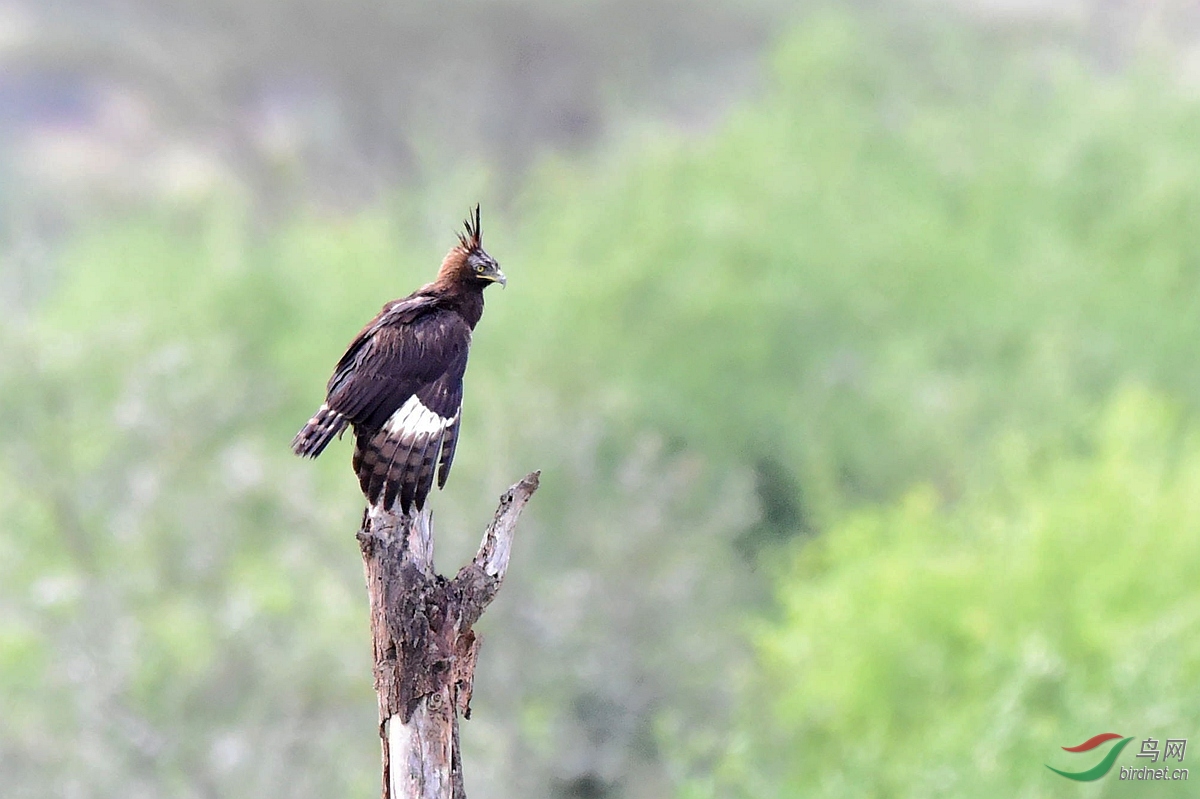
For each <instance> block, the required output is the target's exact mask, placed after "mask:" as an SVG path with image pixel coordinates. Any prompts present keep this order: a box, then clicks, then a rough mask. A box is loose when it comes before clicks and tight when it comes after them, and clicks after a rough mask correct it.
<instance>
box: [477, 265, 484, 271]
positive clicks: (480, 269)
mask: <svg viewBox="0 0 1200 799" xmlns="http://www.w3.org/2000/svg"><path fill="white" fill-rule="evenodd" d="M475 271H476V272H482V271H483V264H479V265H478V266H476V267H475Z"/></svg>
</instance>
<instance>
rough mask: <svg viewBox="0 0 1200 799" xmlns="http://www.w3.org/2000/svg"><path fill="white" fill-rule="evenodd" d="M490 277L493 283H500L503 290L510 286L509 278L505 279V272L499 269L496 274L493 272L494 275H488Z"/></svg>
mask: <svg viewBox="0 0 1200 799" xmlns="http://www.w3.org/2000/svg"><path fill="white" fill-rule="evenodd" d="M488 277H489V278H490V279H491V281H492V282H493V283H499V284H500V286H501V288H503V287H505V286H507V285H508V278H507V277H505V276H504V273H503V272H501V271H500V270H499V269H497V270H496V271H495V272H493V273H492V274H490V275H488Z"/></svg>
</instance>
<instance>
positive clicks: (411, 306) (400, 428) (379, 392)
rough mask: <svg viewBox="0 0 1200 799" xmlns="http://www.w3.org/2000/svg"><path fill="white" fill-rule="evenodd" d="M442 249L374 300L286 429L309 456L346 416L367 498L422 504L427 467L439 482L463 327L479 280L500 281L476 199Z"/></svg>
mask: <svg viewBox="0 0 1200 799" xmlns="http://www.w3.org/2000/svg"><path fill="white" fill-rule="evenodd" d="M464 228H465V232H463V233H460V234H459V235H458V245H457V246H456V247H454V248H452V249H451V250H450V252H448V253H446V257H445V258H444V259H443V260H442V267H441V269H439V270H438V275H437V279H436V280H435V281H433V282H432V283H430V284H429V285H427V286H424V287H423V288H420V289H418V290H416V291H415V292H413V293H412V294H410V295H409V296H407V297H405V298H404V299H402V300H393V301H392V302H389V303H388V304H387V305H385V306H383V310H382V311H380V312H379V315H378V316H376V317H375V318H374V319H372V320H371V322H370V323H369V324H368V325H367V326H366V327H365V328H363V330H362V332H361V333H359V334H358V336H357V337H356V338H355V339H354V341H352V342H351V343H350V346H349V348H347V350H346V354H345V355H343V356H342V359H341V360H340V361H338V365H337V368H336V369H334V372H333V377H331V378H330V379H329V386H328V389H327V392H326V398H325V403H324V404H323V405H322V406H321V407H320V409H319V410H318V411H317V412H316V414H315V415H314V416H313V418H312V419H310V420H309V421H308V424H306V425H305V426H304V428H303V429H302V430H301V431H300V432H299V433H297V434H296V438H295V439H294V440H293V441H292V450H293V451H294V452H295V453H296V454H297V455H300V456H303V457H308V458H315V457H316V456H318V455H320V454H321V451H322V450H324V449H325V446H326V445H327V444H329V442H330V441H332V440H333V437H334V436H336V435H338V434H339V433H341V432H342V431H343V430H344V429H345V428H346V425H353V427H354V436H355V445H354V471H355V473H356V474H357V475H358V482H359V485H360V486H362V491H363V494H365V495H366V497H367V500H368V501H369V502H370V503H371V504H372V505H378V504H380V503H382V506H383V507H384V508H386V509H391V508H393V507H394V505H395V503H396V501H397V500H399V503H400V509H401V511H403V512H404V513H408V511H409V509H410V508H412V507H416V508H417V509H418V510H420V509H421V508H423V507H424V505H425V499H426V497H428V496H429V491H430V489H431V488H432V487H433V479H434V469H435V466H436V469H437V484H438V488H441V487H443V486H444V485H445V484H446V476H447V475H448V474H449V473H450V463H451V461H453V460H454V448H455V445H456V443H457V441H458V426H459V422H460V420H461V417H462V397H463V374H464V373H465V372H466V370H467V352H468V349H469V348H470V345H471V331H472V330H474V329H475V325H476V324H478V322H479V319H480V317H482V316H483V290H484V289H485V288H487V287H488V286H490V285H491V284H492V283H499V284H501V285H505V283H507V280H506V278H505V277H504V273H503V272H501V271H500V266H499V264H497V263H496V261H495V260H494V259H493V258H492V257H491V256H490V255H488V254H487V253H486V252H484V250H483V234H482V231H481V230H480V228H479V206H478V205H476V206H475V209H474V214H473V216H472V217H468V219H467V221H466V224H465V225H464Z"/></svg>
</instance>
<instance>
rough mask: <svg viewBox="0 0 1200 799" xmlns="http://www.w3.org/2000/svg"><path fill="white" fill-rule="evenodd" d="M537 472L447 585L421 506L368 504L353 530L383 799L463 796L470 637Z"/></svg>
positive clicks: (503, 505)
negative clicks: (365, 601) (366, 607)
mask: <svg viewBox="0 0 1200 799" xmlns="http://www.w3.org/2000/svg"><path fill="white" fill-rule="evenodd" d="M538 475H539V473H538V472H533V473H532V474H530V475H528V476H527V477H525V479H523V480H521V482H519V483H517V484H516V485H514V486H513V487H512V488H510V489H509V490H508V491H506V492H505V493H504V495H503V496H502V497H501V498H500V507H499V508H497V509H496V515H495V516H494V517H493V518H492V523H491V524H489V525H488V528H487V530H486V531H485V532H484V534H483V543H481V544H480V545H479V551H478V552H477V553H475V557H474V558H473V559H472V560H471V562H470V563H468V564H467V565H466V566H463V567H462V568H461V569H460V570H459V572H458V574H457V575H455V577H454V579H452V580H447V579H446V578H445V577H442V576H440V575H438V574H437V573H435V572H434V570H433V529H432V524H431V521H430V515H429V511H428V509H426V510H425V511H423V512H421V513H414V514H408V515H405V514H401V513H393V512H388V511H382V510H379V509H377V508H368V509H367V511H366V512H365V513H364V514H363V522H362V529H361V530H359V533H358V542H359V548H360V549H361V550H362V556H363V566H364V569H365V570H366V578H367V596H368V598H369V599H370V604H371V638H372V641H373V652H374V664H375V692H376V693H377V694H378V696H379V737H380V738H381V739H382V742H383V799H465V796H466V793H465V791H464V789H463V776H462V757H461V754H460V752H459V746H458V717H459V716H460V715H461V716H463V717H464V718H470V714H471V684H472V680H473V678H474V674H475V660H476V658H477V657H478V654H479V638H478V637H477V636H476V635H475V633H474V632H472V630H471V626H472V625H473V624H474V623H475V622H476V621H478V620H479V617H480V616H482V615H483V611H484V609H485V608H486V607H487V606H488V604H489V603H490V602H491V601H492V599H494V598H495V596H496V592H497V591H498V590H500V583H501V581H502V580H504V575H505V572H506V571H507V570H508V558H509V553H510V552H511V551H512V540H513V532H514V530H515V528H516V524H517V520H518V519H519V518H520V516H521V511H522V510H523V509H524V507H525V503H526V502H528V501H529V498H530V497H531V496H533V492H534V491H536V490H537V487H538Z"/></svg>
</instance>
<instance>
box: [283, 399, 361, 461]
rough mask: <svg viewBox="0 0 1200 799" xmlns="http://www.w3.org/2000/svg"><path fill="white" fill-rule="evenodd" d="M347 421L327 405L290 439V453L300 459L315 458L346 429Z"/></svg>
mask: <svg viewBox="0 0 1200 799" xmlns="http://www.w3.org/2000/svg"><path fill="white" fill-rule="evenodd" d="M349 421H350V420H348V419H347V418H346V417H345V416H342V415H341V414H340V413H338V412H337V411H335V410H331V409H330V408H329V406H328V405H322V406H321V408H320V409H319V410H318V411H317V412H316V413H315V414H314V415H313V418H311V419H309V420H308V424H306V425H304V428H303V429H302V430H301V431H300V432H299V433H297V434H296V437H295V438H294V439H292V452H295V453H296V454H297V455H299V456H300V457H302V458H315V457H317V456H318V455H320V454H321V452H322V451H323V450H324V449H325V447H326V446H328V444H329V442H330V441H332V440H333V437H334V436H336V435H337V434H338V433H340V432H342V431H343V430H345V429H346V425H347V424H349Z"/></svg>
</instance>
